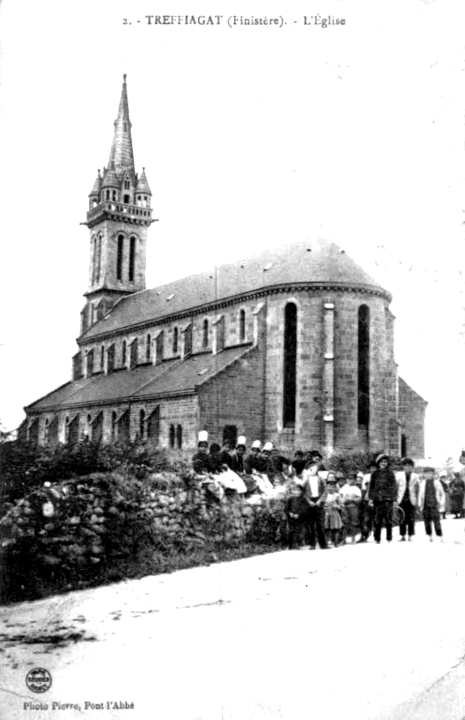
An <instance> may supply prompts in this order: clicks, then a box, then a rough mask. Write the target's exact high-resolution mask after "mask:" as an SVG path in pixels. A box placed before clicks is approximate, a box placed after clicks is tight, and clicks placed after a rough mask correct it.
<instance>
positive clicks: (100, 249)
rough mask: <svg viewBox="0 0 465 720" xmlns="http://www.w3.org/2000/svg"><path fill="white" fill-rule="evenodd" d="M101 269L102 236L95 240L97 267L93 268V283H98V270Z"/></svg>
mask: <svg viewBox="0 0 465 720" xmlns="http://www.w3.org/2000/svg"><path fill="white" fill-rule="evenodd" d="M101 267H102V236H101V235H99V236H98V238H97V265H96V268H95V282H96V283H98V282H100V270H101Z"/></svg>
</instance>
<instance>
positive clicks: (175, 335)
mask: <svg viewBox="0 0 465 720" xmlns="http://www.w3.org/2000/svg"><path fill="white" fill-rule="evenodd" d="M178 341H179V338H178V328H177V327H175V328H174V330H173V355H176V353H177V352H178Z"/></svg>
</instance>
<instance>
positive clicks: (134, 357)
mask: <svg viewBox="0 0 465 720" xmlns="http://www.w3.org/2000/svg"><path fill="white" fill-rule="evenodd" d="M138 345H139V341H138V339H137V338H136V339H135V340H133V341H132V343H131V357H130V369H131V370H134V368H135V367H136V366H137V362H138Z"/></svg>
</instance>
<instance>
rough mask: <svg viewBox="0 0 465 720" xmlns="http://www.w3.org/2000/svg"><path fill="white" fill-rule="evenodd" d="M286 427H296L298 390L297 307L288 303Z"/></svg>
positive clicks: (286, 328) (285, 368) (284, 416)
mask: <svg viewBox="0 0 465 720" xmlns="http://www.w3.org/2000/svg"><path fill="white" fill-rule="evenodd" d="M283 380H284V382H283V423H284V427H293V426H294V425H295V414H296V390H297V306H296V305H295V303H287V305H286V307H285V309H284V377H283Z"/></svg>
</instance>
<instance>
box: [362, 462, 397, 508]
mask: <svg viewBox="0 0 465 720" xmlns="http://www.w3.org/2000/svg"><path fill="white" fill-rule="evenodd" d="M368 499H369V500H372V501H373V502H374V503H377V502H395V501H396V500H397V482H396V476H395V475H394V473H393V472H392V470H390V469H389V468H388V467H387V468H385V469H384V470H381V468H378V469H377V470H375V471H374V472H373V473H372V474H371V479H370V485H369V488H368Z"/></svg>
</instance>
